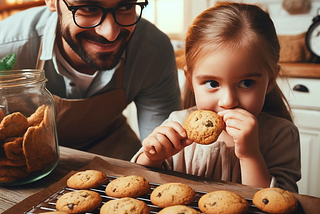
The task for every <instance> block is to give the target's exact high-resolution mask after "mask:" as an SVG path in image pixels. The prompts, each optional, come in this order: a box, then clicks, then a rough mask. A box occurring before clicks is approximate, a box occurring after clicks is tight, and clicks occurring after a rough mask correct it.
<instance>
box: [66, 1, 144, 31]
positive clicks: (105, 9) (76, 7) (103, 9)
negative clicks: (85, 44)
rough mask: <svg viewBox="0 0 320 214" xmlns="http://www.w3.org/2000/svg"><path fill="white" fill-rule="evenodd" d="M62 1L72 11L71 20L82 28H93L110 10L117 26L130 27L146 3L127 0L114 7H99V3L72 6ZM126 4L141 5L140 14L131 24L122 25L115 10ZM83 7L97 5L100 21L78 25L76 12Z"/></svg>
mask: <svg viewBox="0 0 320 214" xmlns="http://www.w3.org/2000/svg"><path fill="white" fill-rule="evenodd" d="M63 2H64V3H65V4H66V6H67V8H68V10H69V11H70V12H72V16H73V22H74V23H75V24H76V25H77V26H78V27H79V28H84V29H89V28H94V27H97V26H99V25H100V24H101V23H102V22H103V21H104V19H105V18H106V16H107V14H108V13H109V12H110V13H111V14H112V16H113V19H114V21H115V22H116V23H117V25H119V26H122V27H130V26H133V25H135V24H137V23H138V22H139V20H140V19H141V16H142V11H143V9H144V8H145V7H146V6H147V5H148V0H145V2H131V3H130V2H127V3H124V4H120V5H118V6H116V7H111V8H105V7H101V6H99V5H92V4H87V5H78V6H72V5H69V4H68V2H67V1H66V0H63ZM127 4H134V5H135V6H137V5H139V6H140V7H141V13H140V16H139V17H138V18H137V20H136V21H135V22H134V23H133V24H130V25H122V24H120V23H119V22H118V21H117V19H116V11H117V10H118V9H119V8H121V7H123V6H125V5H127ZM83 7H97V8H100V9H101V11H102V16H101V19H100V22H98V23H97V24H95V25H92V26H90V27H83V26H80V25H78V23H77V22H76V16H75V14H76V12H77V10H78V9H80V8H83Z"/></svg>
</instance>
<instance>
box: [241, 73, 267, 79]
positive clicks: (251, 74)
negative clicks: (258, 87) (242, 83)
mask: <svg viewBox="0 0 320 214" xmlns="http://www.w3.org/2000/svg"><path fill="white" fill-rule="evenodd" d="M261 76H262V73H260V72H255V73H250V74H246V75H244V76H243V78H248V77H261Z"/></svg>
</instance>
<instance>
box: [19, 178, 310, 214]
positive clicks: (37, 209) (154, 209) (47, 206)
mask: <svg viewBox="0 0 320 214" xmlns="http://www.w3.org/2000/svg"><path fill="white" fill-rule="evenodd" d="M107 177H108V178H109V181H108V183H109V182H110V181H112V180H114V179H116V178H118V176H110V175H107ZM108 183H106V184H104V185H101V186H99V187H98V188H94V189H90V190H92V191H95V192H98V193H99V194H100V195H101V197H102V204H101V206H102V205H103V204H104V203H105V202H107V201H109V200H113V199H117V198H114V197H110V196H108V195H106V193H105V189H106V186H107V185H108ZM149 184H150V188H151V190H150V192H149V193H147V194H144V195H142V196H140V197H137V199H139V200H141V201H144V202H145V203H146V204H147V205H148V207H149V210H150V213H151V214H153V213H158V212H159V211H160V210H161V209H162V208H160V207H158V206H155V205H153V204H152V203H151V201H150V193H151V192H152V191H153V190H154V189H155V188H156V187H158V186H159V185H160V184H156V183H151V182H149ZM72 191H77V190H76V189H72V188H69V187H65V188H63V189H61V190H59V191H58V192H56V193H54V194H52V195H51V196H50V197H48V198H47V199H46V200H44V201H43V202H41V203H39V204H37V205H35V206H34V207H33V208H32V209H31V210H29V211H27V212H25V214H31V213H42V212H50V211H56V208H55V207H56V202H57V200H58V198H59V197H60V196H62V195H63V194H65V193H68V192H72ZM206 193H207V192H201V191H196V197H195V200H194V201H193V202H192V203H191V204H189V205H188V206H189V207H192V208H194V209H196V210H198V211H200V210H199V207H198V201H199V199H200V197H201V196H203V195H204V194H206ZM246 200H247V201H248V203H249V209H248V211H247V213H255V214H265V213H266V212H263V211H261V210H260V209H258V208H257V207H256V206H255V205H254V204H253V203H252V200H251V199H247V198H246ZM101 206H100V207H98V208H97V209H95V210H94V211H92V212H88V213H86V214H99V213H100V208H101ZM294 214H304V212H303V209H302V208H301V205H300V204H299V207H298V209H297V211H296V212H294Z"/></svg>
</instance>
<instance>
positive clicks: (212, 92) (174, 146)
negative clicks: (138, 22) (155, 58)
mask: <svg viewBox="0 0 320 214" xmlns="http://www.w3.org/2000/svg"><path fill="white" fill-rule="evenodd" d="M279 52H280V46H279V42H278V39H277V35H276V32H275V28H274V25H273V22H272V20H271V19H270V17H269V15H268V14H267V13H266V12H264V11H263V10H261V9H260V8H259V7H257V6H254V5H248V4H238V3H229V4H220V5H217V6H215V7H213V8H210V9H207V10H206V11H204V12H203V13H202V14H200V15H199V16H198V17H197V18H196V19H195V20H194V22H193V24H192V26H191V27H190V28H189V31H188V33H187V37H186V48H185V61H186V66H185V69H184V70H185V76H186V80H187V86H189V87H190V89H191V91H192V92H193V93H191V94H190V93H188V92H190V90H189V91H188V90H187V92H186V93H185V96H186V97H185V100H184V101H185V106H188V105H189V106H190V105H191V104H193V103H194V102H195V106H194V107H191V108H188V109H186V110H182V111H176V112H173V113H172V114H171V115H170V117H169V118H168V119H167V120H166V121H165V122H164V123H163V124H162V126H160V127H158V128H156V129H155V130H154V131H153V133H151V134H150V135H149V136H148V137H147V138H146V139H145V140H144V141H143V148H141V150H140V151H139V152H138V153H137V154H136V155H135V157H134V158H133V161H135V162H137V163H139V164H143V165H147V166H152V167H164V168H167V169H170V170H174V171H180V172H184V173H188V174H193V175H198V176H203V177H209V178H213V179H214V180H225V181H231V182H237V183H242V184H245V185H250V186H255V187H261V188H266V187H280V188H283V189H286V190H290V191H294V192H297V191H298V188H297V185H296V182H297V181H298V180H299V179H300V177H301V174H300V142H299V133H298V130H297V128H296V127H295V126H294V125H293V124H292V120H291V116H290V113H289V111H288V109H287V105H286V103H285V102H284V97H283V95H282V93H281V91H280V89H279V88H278V86H277V83H276V78H277V76H278V74H279V70H280V66H279V65H278V61H279ZM190 95H191V96H190ZM197 109H206V110H212V111H214V112H217V113H218V114H219V115H220V116H221V117H223V120H224V122H225V124H226V128H225V131H223V132H222V133H221V135H220V136H219V139H218V140H217V141H216V142H213V143H212V144H210V145H200V144H196V143H193V142H191V141H190V140H188V139H187V135H186V131H185V130H184V128H183V123H184V120H185V119H186V117H187V116H188V115H189V114H190V113H191V112H192V111H195V110H197Z"/></svg>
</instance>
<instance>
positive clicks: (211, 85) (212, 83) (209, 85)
mask: <svg viewBox="0 0 320 214" xmlns="http://www.w3.org/2000/svg"><path fill="white" fill-rule="evenodd" d="M204 85H205V86H206V87H207V88H218V87H219V83H218V82H217V81H214V80H210V81H207V82H205V83H204Z"/></svg>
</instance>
